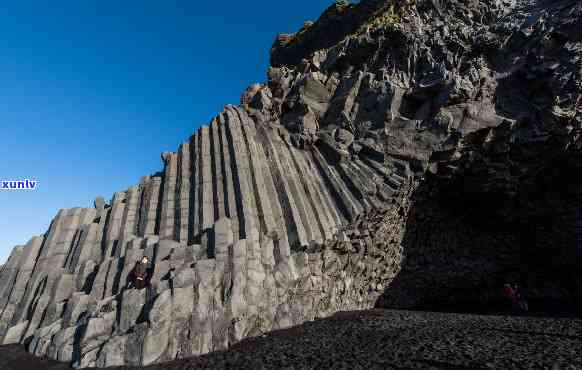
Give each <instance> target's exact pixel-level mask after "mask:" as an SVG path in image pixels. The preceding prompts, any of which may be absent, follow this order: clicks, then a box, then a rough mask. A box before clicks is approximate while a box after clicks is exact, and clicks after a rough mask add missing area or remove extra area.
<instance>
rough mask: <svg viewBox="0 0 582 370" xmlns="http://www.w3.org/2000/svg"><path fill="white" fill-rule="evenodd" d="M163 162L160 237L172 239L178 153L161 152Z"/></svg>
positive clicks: (173, 234)
mask: <svg viewBox="0 0 582 370" xmlns="http://www.w3.org/2000/svg"><path fill="white" fill-rule="evenodd" d="M162 159H163V160H164V163H165V170H164V183H163V192H162V204H161V207H162V211H161V213H160V233H159V235H160V239H174V236H175V233H174V229H175V226H176V225H175V216H176V203H175V201H176V183H177V175H178V155H177V154H176V153H169V152H166V153H163V154H162Z"/></svg>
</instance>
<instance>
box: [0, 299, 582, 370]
mask: <svg viewBox="0 0 582 370" xmlns="http://www.w3.org/2000/svg"><path fill="white" fill-rule="evenodd" d="M581 332H582V322H581V321H580V320H567V319H536V318H525V317H515V318H510V317H505V316H476V315H458V314H450V313H448V314H439V313H430V312H411V311H384V310H373V311H360V312H342V313H338V314H336V315H334V316H332V317H330V318H327V319H322V320H316V321H313V322H308V323H305V324H303V325H301V326H298V327H294V328H290V329H285V330H279V331H275V332H272V333H270V334H269V335H266V336H264V337H259V338H252V339H246V340H243V341H242V342H240V343H238V344H235V345H234V346H232V347H231V348H230V349H229V350H227V351H219V352H215V353H212V354H209V355H204V356H200V357H196V358H190V359H183V360H178V361H172V362H168V363H164V364H158V365H151V366H147V367H145V368H139V369H151V370H162V369H167V370H172V369H175V370H178V369H180V370H187V369H201V368H202V369H233V368H236V369H282V368H286V369H313V368H316V369H322V368H326V369H328V368H331V369H338V368H349V369H356V368H372V369H449V370H450V369H491V368H493V369H524V368H546V369H552V368H556V369H574V368H579V367H580V366H582V359H581V358H580V357H579V356H578V355H577V354H578V353H580V351H582V337H581V336H580V333H581ZM23 363H28V364H35V365H36V366H37V367H34V369H45V368H46V369H54V370H56V369H59V370H60V369H63V370H64V369H65V368H66V366H65V365H61V367H58V365H57V364H54V363H51V362H46V361H45V360H40V359H36V358H34V357H32V356H30V355H28V354H26V353H25V352H24V351H23V350H22V349H20V347H16V346H5V347H0V369H2V370H9V369H10V370H16V369H25V368H26V367H20V366H22V364H23ZM45 364H46V365H45ZM48 364H53V365H52V366H53V367H43V366H47V365H48ZM3 366H4V367H3ZM10 366H13V367H10ZM26 369H33V367H28V368H26ZM111 369H116V370H137V369H138V368H136V367H130V366H125V367H115V368H111Z"/></svg>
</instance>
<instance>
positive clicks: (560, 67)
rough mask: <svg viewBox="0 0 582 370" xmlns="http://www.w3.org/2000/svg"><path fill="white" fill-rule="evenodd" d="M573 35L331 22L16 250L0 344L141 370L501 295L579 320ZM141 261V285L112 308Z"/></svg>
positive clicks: (519, 24)
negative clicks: (503, 291)
mask: <svg viewBox="0 0 582 370" xmlns="http://www.w3.org/2000/svg"><path fill="white" fill-rule="evenodd" d="M581 16H582V5H581V4H580V2H579V1H559V2H552V3H550V2H544V1H532V2H522V3H520V4H516V3H513V2H510V1H505V2H503V1H494V0H487V1H474V2H470V3H465V2H457V1H451V2H448V3H447V4H444V3H441V2H437V1H416V2H408V1H405V2H396V1H362V2H361V3H360V4H357V5H348V6H333V7H331V8H330V9H328V10H327V11H326V12H325V13H324V14H323V15H322V17H321V18H320V19H319V20H318V21H317V22H315V23H312V24H311V23H310V24H307V25H306V26H305V27H304V29H303V30H301V31H300V32H298V33H296V34H293V35H287V36H285V37H278V38H277V41H276V43H275V45H274V46H273V49H272V51H271V56H272V58H271V59H272V65H273V66H272V68H270V69H269V71H268V81H267V82H266V83H265V84H257V85H253V86H251V87H249V89H248V90H247V91H245V92H244V94H243V95H242V97H241V104H240V105H238V106H227V107H226V108H225V110H224V111H223V112H222V113H220V114H219V115H218V116H217V117H216V118H215V119H214V120H213V121H212V122H211V123H210V124H209V125H208V126H204V127H202V128H201V129H200V130H199V131H198V132H197V133H196V134H195V135H193V136H192V137H191V138H190V139H189V140H188V141H187V142H185V143H183V144H182V145H181V146H180V148H179V149H178V151H177V152H175V153H164V154H162V159H163V162H164V169H163V171H162V172H160V173H158V174H154V175H152V176H148V177H144V178H143V179H142V180H141V181H140V184H139V185H137V186H135V187H132V188H130V189H128V190H126V191H122V192H119V193H116V194H115V195H114V197H113V199H112V200H111V202H110V204H106V203H105V202H104V200H103V199H101V198H98V199H96V201H95V208H94V209H69V210H61V211H60V212H59V213H58V215H57V217H56V218H55V219H54V220H53V222H52V224H51V227H50V229H49V230H48V232H47V233H46V234H45V235H44V236H42V237H37V238H33V239H32V240H31V241H30V242H29V243H28V244H27V245H26V246H21V247H16V248H15V249H14V251H13V253H12V255H11V257H10V259H9V260H8V261H7V263H6V264H5V265H4V266H3V267H2V270H1V271H0V291H1V293H2V294H0V297H2V298H0V341H1V342H3V343H17V342H24V343H26V344H27V346H28V347H27V348H28V349H29V351H31V352H32V353H35V354H37V355H48V356H50V357H52V358H57V359H60V360H63V361H70V362H71V363H73V364H74V365H76V366H81V367H88V366H96V365H98V366H105V365H119V364H135V365H138V364H149V363H153V362H160V361H164V360H170V359H174V358H179V357H185V356H189V355H193V354H201V353H206V352H209V351H214V350H218V349H224V348H226V347H227V346H228V345H230V344H232V343H234V342H236V341H238V340H240V339H242V338H244V337H247V336H252V335H258V334H261V333H262V332H264V331H268V330H272V329H276V328H282V327H287V326H290V325H294V324H298V323H301V322H303V321H306V320H310V319H313V318H314V317H322V316H326V315H329V314H331V313H333V312H336V311H338V310H348V309H349V310H351V309H358V308H367V307H371V306H373V305H380V306H390V307H422V306H423V305H428V304H440V303H451V302H452V303H454V302H461V301H463V300H467V299H470V300H473V301H478V302H483V303H486V302H488V301H489V300H491V299H493V297H495V296H496V295H498V294H499V292H498V289H499V285H500V284H502V282H504V280H505V279H517V278H518V279H522V280H524V281H526V282H527V283H528V285H529V286H530V287H531V288H532V289H531V290H530V293H531V294H533V295H534V296H536V297H542V298H543V297H550V296H556V297H559V298H561V299H567V300H571V301H577V302H580V299H581V298H582V292H581V291H580V286H581V285H580V284H579V283H578V282H579V281H580V280H579V277H580V276H581V275H582V274H581V273H580V266H581V265H580V263H579V261H580V257H581V256H582V252H581V251H582V248H581V245H582V239H581V237H582V231H581V230H582V227H581V225H582V223H581V222H582V221H581V220H582V218H581V214H580V209H581V207H580V206H582V201H581V200H582V197H581V192H580V189H581V188H582V186H581V184H580V181H579V180H577V177H576V176H575V175H574V174H575V173H576V172H577V171H578V170H579V169H580V163H582V161H580V159H581V158H580V153H581V149H582V144H581V141H580V132H581V121H582V119H581V117H582V100H581V98H580V96H581V95H582V94H581V93H582V87H581V85H580V80H581V79H580V77H581V74H582V66H581V61H582V43H581V40H582V35H581V34H580V30H582V27H581V26H582V24H581ZM337 24H342V27H340V28H337V27H335V26H334V25H337ZM334 28H337V32H336V33H333V34H330V33H329V30H330V29H334ZM322 33H325V34H327V35H328V36H326V37H325V38H321V37H318V35H320V34H322ZM143 255H147V256H149V257H150V260H151V261H152V266H151V276H152V277H151V283H150V285H149V287H148V288H147V289H145V290H141V291H138V290H135V289H126V283H127V278H128V275H129V273H130V271H131V269H132V267H133V265H134V263H135V261H136V260H138V259H141V257H142V256H143Z"/></svg>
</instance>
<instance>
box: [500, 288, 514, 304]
mask: <svg viewBox="0 0 582 370" xmlns="http://www.w3.org/2000/svg"><path fill="white" fill-rule="evenodd" d="M503 295H504V296H505V297H507V298H509V299H510V300H511V301H512V302H515V301H516V299H517V298H516V297H515V291H514V290H513V288H512V287H505V288H503Z"/></svg>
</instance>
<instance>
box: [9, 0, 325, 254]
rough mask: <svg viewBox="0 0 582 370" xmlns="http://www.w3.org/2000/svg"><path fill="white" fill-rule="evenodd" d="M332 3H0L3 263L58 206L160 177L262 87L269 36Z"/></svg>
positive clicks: (81, 203)
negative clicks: (181, 148) (183, 145)
mask: <svg viewBox="0 0 582 370" xmlns="http://www.w3.org/2000/svg"><path fill="white" fill-rule="evenodd" d="M330 3H331V0H296V1H293V2H272V1H244V2H242V1H241V2H235V1H224V2H218V1H186V0H183V1H171V0H168V1H163V2H162V1H153V0H141V1H136V0H130V1H110V0H104V1H93V0H86V1H78V0H77V1H69V0H61V1H51V2H49V1H40V0H39V1H27V0H22V1H6V2H4V3H3V4H2V5H1V6H0V39H1V40H2V42H1V43H0V156H1V159H0V179H4V180H8V179H26V178H28V179H34V180H38V181H39V185H38V189H37V190H36V191H26V192H25V191H20V192H6V191H0V263H3V262H4V261H5V260H6V258H7V257H8V255H9V253H10V250H11V249H12V247H13V246H14V245H17V244H24V243H25V242H26V241H27V240H28V239H29V238H30V237H32V236H33V235H38V234H42V233H44V232H45V231H46V229H47V228H48V226H49V224H50V221H51V219H52V218H53V217H54V215H55V214H56V212H57V211H58V210H59V209H60V208H71V207H79V206H80V207H88V206H92V202H93V199H94V198H95V196H97V195H102V196H104V197H105V198H107V199H109V198H110V197H111V196H112V194H113V193H114V192H115V191H119V190H124V189H126V188H127V187H129V186H131V185H133V184H136V183H138V182H139V179H140V177H141V176H144V175H147V174H151V173H154V172H156V171H158V170H160V169H161V168H162V164H161V160H160V153H161V152H163V151H166V150H176V148H177V146H178V145H179V143H180V142H182V141H183V140H185V139H186V138H187V137H188V136H189V135H190V134H191V133H192V132H194V131H195V130H196V129H197V128H198V127H199V126H200V125H201V124H205V123H207V122H208V121H209V120H210V119H211V118H212V117H213V116H214V115H215V114H216V113H218V112H219V111H220V110H221V109H222V107H223V106H224V105H225V104H229V103H238V101H239V97H240V94H241V93H242V91H243V90H244V89H245V88H246V87H247V86H248V85H250V84H252V83H254V82H262V81H264V80H265V74H266V69H267V67H268V60H269V49H270V47H271V45H272V42H273V40H274V38H275V36H276V34H277V33H278V32H290V31H291V32H292V31H296V30H298V29H299V28H300V27H301V26H302V25H303V22H304V21H306V20H315V19H316V18H317V17H318V16H319V14H320V13H321V12H322V11H323V10H324V9H325V8H326V7H327V6H328V5H329V4H330Z"/></svg>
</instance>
